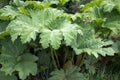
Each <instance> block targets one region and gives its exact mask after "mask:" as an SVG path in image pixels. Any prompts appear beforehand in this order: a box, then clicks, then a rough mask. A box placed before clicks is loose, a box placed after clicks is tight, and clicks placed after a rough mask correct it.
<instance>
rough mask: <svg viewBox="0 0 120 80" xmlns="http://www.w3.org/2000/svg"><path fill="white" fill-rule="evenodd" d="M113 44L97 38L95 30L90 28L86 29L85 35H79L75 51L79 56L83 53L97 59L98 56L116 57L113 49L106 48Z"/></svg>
mask: <svg viewBox="0 0 120 80" xmlns="http://www.w3.org/2000/svg"><path fill="white" fill-rule="evenodd" d="M86 28H87V27H86ZM111 44H112V42H111V41H102V40H101V39H100V38H96V37H95V33H94V29H90V28H88V29H84V31H83V35H78V38H77V39H76V40H75V42H74V43H73V49H74V50H75V52H76V54H77V55H79V54H81V53H88V54H89V55H91V54H93V55H94V56H95V57H98V54H101V55H103V56H105V55H114V53H115V51H114V50H113V49H112V48H111V47H107V48H105V47H104V46H107V45H111Z"/></svg>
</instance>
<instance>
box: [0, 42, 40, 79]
mask: <svg viewBox="0 0 120 80" xmlns="http://www.w3.org/2000/svg"><path fill="white" fill-rule="evenodd" d="M1 44H2V50H1V54H0V63H1V64H2V68H1V70H2V71H4V72H5V73H6V74H10V75H11V74H12V73H13V72H14V71H18V73H19V77H20V78H21V79H23V80H24V79H25V78H26V77H27V76H28V75H29V74H33V75H35V74H36V73H37V64H36V63H35V61H36V60H37V59H38V58H37V57H36V56H34V55H32V54H30V53H23V51H24V49H25V46H24V45H23V44H22V43H21V42H20V41H19V40H16V41H15V42H14V43H13V42H12V41H10V40H4V41H2V43H1Z"/></svg>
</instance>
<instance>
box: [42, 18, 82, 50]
mask: <svg viewBox="0 0 120 80" xmlns="http://www.w3.org/2000/svg"><path fill="white" fill-rule="evenodd" d="M46 28H47V29H46ZM46 28H45V29H43V31H42V32H41V35H40V37H41V41H40V43H41V44H42V46H43V47H44V48H47V47H49V44H50V45H51V46H52V47H53V48H54V49H58V48H59V47H60V44H61V40H62V39H64V41H65V44H66V45H71V43H72V41H73V39H74V38H76V35H77V33H78V32H79V31H80V30H79V29H78V28H77V26H76V25H74V24H71V23H70V22H69V21H66V19H65V18H64V17H60V18H56V19H55V20H53V21H51V23H50V25H48V26H46Z"/></svg>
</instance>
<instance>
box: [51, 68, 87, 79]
mask: <svg viewBox="0 0 120 80" xmlns="http://www.w3.org/2000/svg"><path fill="white" fill-rule="evenodd" d="M79 71H80V68H79V67H77V66H72V67H70V68H69V69H67V70H63V69H61V70H55V71H53V72H52V73H51V75H52V77H50V78H49V80H88V79H87V78H86V77H85V76H84V74H82V73H80V72H79Z"/></svg>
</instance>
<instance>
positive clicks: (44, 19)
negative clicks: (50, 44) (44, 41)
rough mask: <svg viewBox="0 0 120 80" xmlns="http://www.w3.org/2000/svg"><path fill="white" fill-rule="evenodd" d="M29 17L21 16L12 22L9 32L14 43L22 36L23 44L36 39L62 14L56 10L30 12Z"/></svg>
mask: <svg viewBox="0 0 120 80" xmlns="http://www.w3.org/2000/svg"><path fill="white" fill-rule="evenodd" d="M28 12H29V16H26V15H20V16H18V17H17V18H16V19H15V20H13V21H11V23H10V24H9V26H8V28H7V30H8V31H9V32H10V35H11V37H12V41H14V40H15V39H17V37H18V36H21V37H20V38H21V41H22V42H23V43H26V42H30V41H31V40H32V39H33V40H35V39H36V34H37V33H40V31H41V30H42V29H43V28H44V27H45V26H46V25H47V24H49V22H50V21H51V20H52V19H54V18H55V16H56V15H58V14H60V11H59V10H56V9H51V8H50V9H45V10H28Z"/></svg>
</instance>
